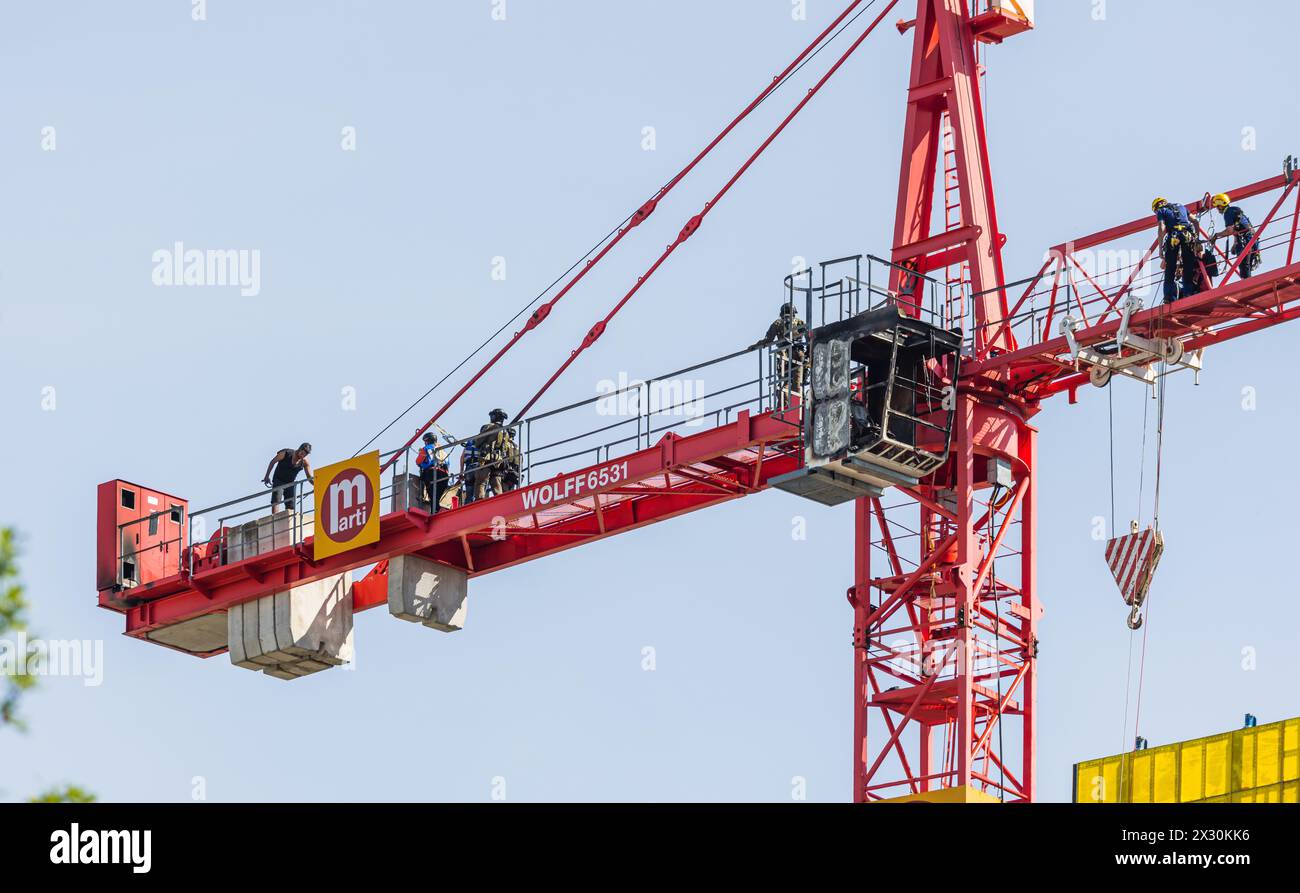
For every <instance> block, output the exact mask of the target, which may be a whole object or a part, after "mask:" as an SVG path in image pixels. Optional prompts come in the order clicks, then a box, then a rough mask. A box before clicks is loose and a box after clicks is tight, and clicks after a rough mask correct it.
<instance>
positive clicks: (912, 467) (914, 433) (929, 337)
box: [772, 306, 962, 505]
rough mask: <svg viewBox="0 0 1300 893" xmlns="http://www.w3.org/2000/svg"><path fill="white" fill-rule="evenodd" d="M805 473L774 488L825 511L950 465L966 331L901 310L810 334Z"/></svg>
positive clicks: (886, 309)
mask: <svg viewBox="0 0 1300 893" xmlns="http://www.w3.org/2000/svg"><path fill="white" fill-rule="evenodd" d="M809 342H810V344H811V347H812V369H811V374H810V375H809V376H808V377H809V381H808V383H807V385H806V393H805V399H804V402H803V406H804V413H803V441H804V467H803V468H801V469H799V470H798V471H795V472H792V473H790V474H787V475H783V476H781V477H779V478H775V479H774V480H773V481H772V485H773V486H775V487H778V488H779V489H782V490H785V491H786V492H788V493H794V494H795V495H797V496H802V497H804V498H806V499H811V500H813V501H814V502H819V503H822V504H823V505H840V504H841V503H844V502H849V501H851V500H854V499H858V498H860V497H864V496H880V495H881V494H882V493H883V492H884V491H885V490H886V489H888V488H889V487H893V486H909V487H912V486H916V485H917V484H918V483H919V482H920V481H921V480H922V479H923V478H925V477H928V476H929V475H930V474H932V473H933V472H934V471H935V470H936V469H938V468H939V466H940V465H942V464H943V463H944V461H945V459H946V458H947V456H948V448H949V446H950V444H951V441H952V425H953V419H954V416H955V410H956V399H955V394H956V390H955V385H956V381H957V374H958V371H959V366H960V363H961V346H962V337H961V333H960V332H959V331H948V330H945V329H941V328H938V327H937V326H934V325H931V324H929V323H926V322H922V321H921V320H919V319H914V318H912V317H909V316H905V315H904V314H902V313H900V312H899V310H898V309H897V308H896V307H894V306H886V307H881V308H879V309H876V310H868V311H866V312H865V313H861V314H858V315H857V316H854V317H852V318H850V319H845V320H841V321H840V322H835V323H831V324H830V325H826V326H823V327H821V328H819V329H814V330H812V331H811V332H810V333H809Z"/></svg>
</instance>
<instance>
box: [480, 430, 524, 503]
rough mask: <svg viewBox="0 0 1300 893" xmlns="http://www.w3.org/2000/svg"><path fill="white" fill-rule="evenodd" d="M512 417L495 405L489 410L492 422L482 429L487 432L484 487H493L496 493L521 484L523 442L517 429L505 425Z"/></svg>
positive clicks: (481, 484) (512, 488)
mask: <svg viewBox="0 0 1300 893" xmlns="http://www.w3.org/2000/svg"><path fill="white" fill-rule="evenodd" d="M508 418H509V416H507V415H506V412H505V410H504V409H494V410H492V412H490V413H488V424H486V425H484V426H483V427H482V429H480V430H481V433H482V434H483V435H485V436H486V440H485V441H484V446H483V460H484V461H483V469H482V471H483V473H482V475H481V480H480V489H483V490H485V489H488V488H490V489H491V490H492V495H493V496H499V495H501V494H502V493H509V492H510V491H511V490H514V489H516V488H517V487H518V486H519V446H518V444H516V443H515V433H514V431H513V430H511V429H510V428H506V427H504V426H505V423H506V420H507V419H508Z"/></svg>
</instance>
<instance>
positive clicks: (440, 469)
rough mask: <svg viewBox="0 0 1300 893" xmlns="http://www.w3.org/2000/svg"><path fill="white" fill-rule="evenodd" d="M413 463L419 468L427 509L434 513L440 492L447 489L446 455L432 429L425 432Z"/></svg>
mask: <svg viewBox="0 0 1300 893" xmlns="http://www.w3.org/2000/svg"><path fill="white" fill-rule="evenodd" d="M415 464H416V465H417V466H418V467H419V469H420V483H421V485H422V487H423V490H424V493H423V495H424V499H425V500H426V501H427V502H428V503H429V511H430V512H434V513H436V512H437V511H438V505H439V502H440V501H441V500H442V494H443V492H444V491H445V490H446V489H447V478H448V474H447V471H448V468H447V455H446V453H445V451H443V450H440V449H438V437H437V435H435V434H434V433H433V432H432V431H427V432H425V435H424V446H422V447H420V452H419V453H418V454H417V455H416V458H415Z"/></svg>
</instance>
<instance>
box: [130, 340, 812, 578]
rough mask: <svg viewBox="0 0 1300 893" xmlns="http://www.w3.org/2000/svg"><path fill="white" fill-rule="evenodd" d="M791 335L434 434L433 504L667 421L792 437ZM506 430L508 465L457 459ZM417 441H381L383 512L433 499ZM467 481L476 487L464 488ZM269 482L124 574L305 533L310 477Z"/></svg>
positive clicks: (656, 436)
mask: <svg viewBox="0 0 1300 893" xmlns="http://www.w3.org/2000/svg"><path fill="white" fill-rule="evenodd" d="M791 347H792V345H790V344H789V343H787V342H786V341H784V340H782V339H780V338H778V339H776V340H775V341H773V342H764V343H758V344H754V345H753V346H750V347H747V348H745V349H744V350H740V351H737V352H735V353H732V354H728V355H726V356H723V357H718V358H716V359H712V360H709V361H707V362H704V363H698V364H696V365H693V366H688V367H686V368H684V369H678V370H675V371H673V372H670V373H668V374H665V375H658V376H654V377H651V378H646V379H631V378H629V377H628V376H627V375H626V374H621V375H620V376H619V378H618V379H610V380H607V381H604V382H601V383H600V384H599V385H598V387H597V394H596V395H595V396H593V397H589V398H587V399H584V400H581V401H578V402H575V403H571V404H568V405H565V406H561V407H558V408H556V409H552V410H549V411H546V412H541V413H537V414H535V415H532V416H530V417H528V418H525V419H522V420H519V421H517V422H513V423H510V424H507V425H502V426H498V427H492V428H489V429H487V430H485V431H479V432H476V433H474V434H471V435H469V436H466V437H462V438H457V439H446V438H443V439H440V441H439V442H438V444H437V448H438V450H439V451H440V452H441V453H442V455H443V457H444V458H445V459H446V460H447V461H448V469H447V471H448V474H447V478H446V480H445V487H444V488H443V499H442V500H440V503H441V504H440V506H439V510H453V509H454V508H457V507H459V506H460V505H463V504H465V503H466V501H467V500H469V501H472V500H473V499H474V498H475V497H477V498H484V499H485V498H490V497H492V496H494V495H497V494H496V493H495V492H494V489H493V488H494V486H499V487H502V488H503V489H507V488H508V489H515V488H518V487H526V486H528V485H530V484H533V483H537V482H541V481H545V480H548V479H550V478H553V477H555V476H557V475H560V474H562V473H564V472H568V471H572V470H574V469H576V468H582V467H586V466H588V465H594V464H598V463H602V462H607V461H610V460H612V459H614V458H617V457H619V456H622V455H629V454H632V453H635V452H637V451H638V450H642V449H645V448H647V447H650V446H653V445H654V444H656V443H658V442H659V440H661V439H662V438H663V437H664V436H665V435H666V434H669V433H674V434H678V435H681V436H687V435H690V434H692V433H696V432H699V431H702V430H705V429H707V428H709V427H717V426H721V425H725V424H728V423H730V422H732V421H734V420H735V419H736V417H737V415H738V413H740V412H741V411H748V412H749V413H750V414H751V415H758V414H765V413H774V415H775V417H777V418H780V419H783V420H785V421H786V422H787V423H788V424H789V426H790V436H791V438H792V439H796V438H798V437H799V436H800V430H801V429H800V426H801V419H800V417H799V409H798V405H799V403H798V401H792V400H790V399H789V397H788V393H787V391H786V388H787V386H788V385H787V382H788V378H787V376H788V370H785V369H784V368H783V367H782V364H781V358H782V356H788V351H790V350H791ZM503 431H504V432H508V435H509V436H510V438H511V439H512V441H513V442H514V443H515V444H516V447H517V461H516V462H514V463H511V467H509V468H507V467H505V464H506V462H507V461H508V460H506V459H501V458H498V459H493V458H491V457H490V456H486V457H484V458H483V460H482V462H481V463H479V464H478V465H472V464H467V465H464V466H462V457H463V456H464V455H465V448H466V447H467V446H470V445H472V444H475V443H478V444H482V443H483V442H484V441H485V440H487V439H489V438H492V437H493V436H495V435H497V434H499V433H501V432H503ZM417 451H418V450H417V448H416V447H411V448H408V449H402V450H389V451H387V452H381V453H380V463H381V466H386V470H385V471H384V472H383V473H382V478H381V487H380V491H379V494H378V498H379V500H380V505H381V507H382V508H381V512H382V513H383V514H389V513H392V512H399V511H406V510H407V509H411V508H421V509H424V510H425V511H429V510H430V509H431V506H430V504H429V502H428V500H427V498H426V496H427V495H428V494H426V492H425V488H424V486H423V485H422V482H421V480H420V474H419V469H418V467H416V463H415V459H416V454H417ZM494 472H496V473H494ZM471 490H474V491H478V492H476V493H475V494H474V495H473V496H471V495H469V494H470V491H471ZM272 492H273V491H272V490H269V489H268V490H263V491H260V492H257V493H252V494H248V495H244V496H240V497H238V498H235V499H231V500H227V501H225V502H222V503H219V504H217V505H213V506H209V507H207V508H203V509H196V510H194V511H192V512H190V516H189V518H188V519H185V520H186V523H184V524H178V525H177V535H176V536H175V537H172V538H169V539H168V540H166V541H165V542H156V541H155V544H154V545H152V546H151V547H150V549H153V550H156V553H157V554H155V555H153V556H150V559H151V560H147V561H146V560H142V559H141V557H140V556H138V555H134V554H133V555H132V556H131V559H132V562H133V564H134V566H135V567H137V568H148V570H146V571H144V572H137V573H136V578H135V579H133V580H129V581H124V585H125V586H126V587H130V586H133V585H139V584H140V583H142V582H150V581H151V580H153V579H159V578H164V577H166V576H171V575H175V574H185V575H192V574H194V573H197V572H200V571H203V570H205V569H208V568H213V567H218V566H221V565H226V564H234V563H236V562H238V561H241V560H243V559H245V558H250V557H253V556H255V555H258V554H262V553H264V552H267V551H270V550H274V549H280V548H284V547H288V546H297V545H299V544H301V543H303V542H304V541H306V540H307V539H308V538H309V537H310V536H311V535H312V529H313V525H314V523H315V511H314V506H315V491H314V488H313V486H312V484H311V482H309V481H305V480H303V481H299V482H298V483H297V485H296V487H295V488H294V492H293V494H292V497H291V500H290V507H289V508H288V509H284V508H283V507H281V510H280V511H278V512H273V511H272V499H273V496H272ZM148 523H149V519H148V518H144V519H141V520H139V521H132V522H129V523H128V524H124V525H121V527H120V530H119V535H120V540H119V541H120V542H122V543H128V542H133V541H134V540H135V539H136V538H135V537H134V536H133V535H132V531H133V529H135V528H134V525H137V524H148ZM155 539H156V538H155ZM125 552H126V550H125V549H123V553H124V554H125ZM120 559H121V556H119V566H121V560H120Z"/></svg>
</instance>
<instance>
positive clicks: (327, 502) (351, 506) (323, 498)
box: [312, 452, 379, 560]
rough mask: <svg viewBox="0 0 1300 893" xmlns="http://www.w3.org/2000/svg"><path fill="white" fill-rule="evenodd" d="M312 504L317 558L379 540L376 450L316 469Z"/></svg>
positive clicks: (314, 549) (314, 546)
mask: <svg viewBox="0 0 1300 893" xmlns="http://www.w3.org/2000/svg"><path fill="white" fill-rule="evenodd" d="M315 507H316V521H315V524H314V525H313V535H314V542H313V545H312V553H313V557H314V558H316V559H317V560H319V559H321V558H328V557H330V556H331V555H338V554H339V553H340V552H349V551H351V550H353V549H359V548H361V547H362V546H368V545H371V544H372V543H377V542H379V453H378V452H373V453H367V454H366V455H364V456H357V457H356V458H355V459H348V460H347V461H345V462H336V463H335V464H333V465H330V466H329V467H327V468H322V469H320V470H319V471H317V472H316V488H315Z"/></svg>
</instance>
